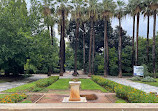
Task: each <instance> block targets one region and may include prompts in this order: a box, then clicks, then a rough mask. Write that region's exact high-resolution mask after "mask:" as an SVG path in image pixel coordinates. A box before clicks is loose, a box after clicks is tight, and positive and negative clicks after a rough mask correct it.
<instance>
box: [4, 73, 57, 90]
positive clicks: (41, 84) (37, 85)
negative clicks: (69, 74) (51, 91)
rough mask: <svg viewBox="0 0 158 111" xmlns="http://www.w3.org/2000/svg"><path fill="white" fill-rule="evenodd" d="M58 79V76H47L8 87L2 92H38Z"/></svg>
mask: <svg viewBox="0 0 158 111" xmlns="http://www.w3.org/2000/svg"><path fill="white" fill-rule="evenodd" d="M58 79H59V77H58V76H51V77H49V78H45V79H40V80H38V81H35V82H32V83H28V84H24V85H21V86H18V87H15V88H12V89H8V90H6V91H3V92H22V93H23V92H39V91H41V90H43V89H45V88H46V87H48V86H49V85H50V84H52V83H53V82H55V81H56V80H58Z"/></svg>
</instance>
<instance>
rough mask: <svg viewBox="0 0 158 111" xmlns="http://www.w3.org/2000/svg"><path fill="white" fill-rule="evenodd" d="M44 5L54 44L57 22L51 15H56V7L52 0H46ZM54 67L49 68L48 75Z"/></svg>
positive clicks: (46, 20)
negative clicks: (54, 28) (51, 3)
mask: <svg viewBox="0 0 158 111" xmlns="http://www.w3.org/2000/svg"><path fill="white" fill-rule="evenodd" d="M43 2H44V7H43V14H44V22H45V24H46V25H47V28H48V32H49V35H50V39H51V44H52V45H53V26H54V24H55V17H54V16H53V17H52V16H51V15H54V12H55V9H54V4H53V5H52V6H53V7H51V8H50V0H44V1H43ZM51 73H52V68H51V67H50V68H49V72H48V76H51Z"/></svg>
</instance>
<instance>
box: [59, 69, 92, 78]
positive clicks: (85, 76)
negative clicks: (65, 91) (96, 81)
mask: <svg viewBox="0 0 158 111" xmlns="http://www.w3.org/2000/svg"><path fill="white" fill-rule="evenodd" d="M73 72H74V71H67V72H65V73H64V74H63V76H61V77H60V79H63V78H70V79H73V78H83V79H87V78H90V77H88V75H86V74H84V72H83V71H82V70H78V71H77V72H78V73H79V76H73V75H72V74H73Z"/></svg>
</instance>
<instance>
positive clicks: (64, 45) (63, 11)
mask: <svg viewBox="0 0 158 111" xmlns="http://www.w3.org/2000/svg"><path fill="white" fill-rule="evenodd" d="M63 71H64V72H65V11H63Z"/></svg>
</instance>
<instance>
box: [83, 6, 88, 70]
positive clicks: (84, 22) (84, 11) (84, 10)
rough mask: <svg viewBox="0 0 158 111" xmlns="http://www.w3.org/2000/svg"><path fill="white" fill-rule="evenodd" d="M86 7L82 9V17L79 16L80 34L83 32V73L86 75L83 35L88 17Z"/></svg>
mask: <svg viewBox="0 0 158 111" xmlns="http://www.w3.org/2000/svg"><path fill="white" fill-rule="evenodd" d="M86 10H87V7H82V15H81V22H82V27H81V28H82V32H83V41H82V42H83V71H84V73H86V66H85V65H86V44H85V35H86V22H87V20H88V16H87V13H86Z"/></svg>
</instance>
